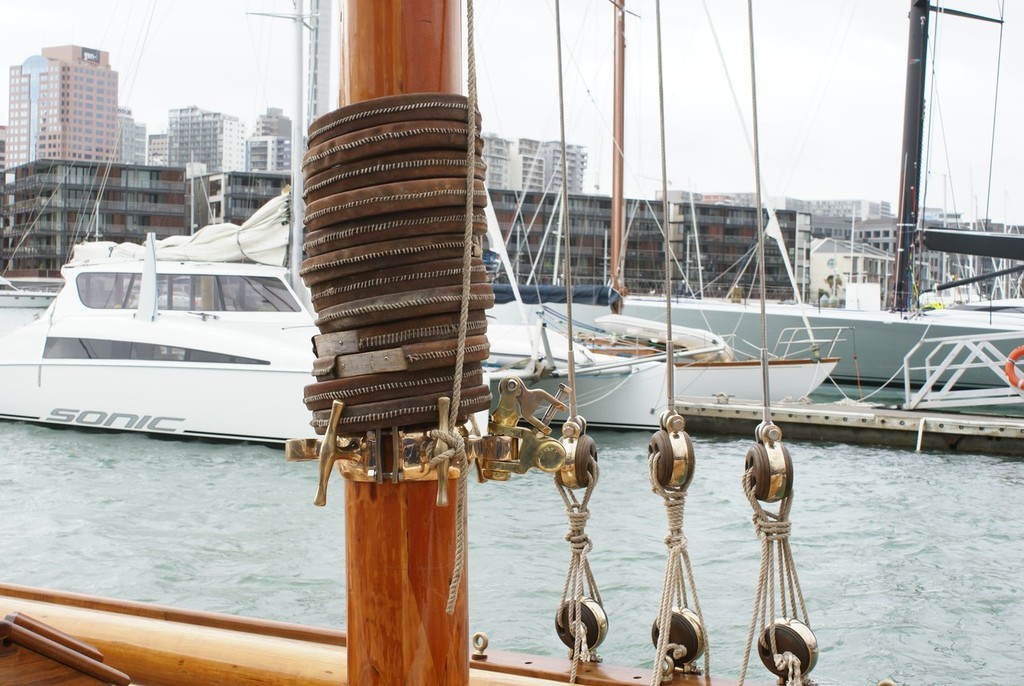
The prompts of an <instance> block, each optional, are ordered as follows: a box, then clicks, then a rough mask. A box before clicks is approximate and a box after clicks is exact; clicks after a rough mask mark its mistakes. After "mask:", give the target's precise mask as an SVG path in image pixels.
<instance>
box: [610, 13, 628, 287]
mask: <svg viewBox="0 0 1024 686" xmlns="http://www.w3.org/2000/svg"><path fill="white" fill-rule="evenodd" d="M625 4H626V0H619V1H618V2H613V3H612V11H614V12H615V87H614V93H613V99H614V106H613V116H612V129H613V131H612V146H613V150H612V221H611V269H610V273H609V279H610V281H611V286H612V288H614V289H615V290H617V291H619V292H620V293H623V295H625V293H624V289H623V285H622V234H623V225H624V224H625V212H624V208H623V202H622V165H623V162H622V142H623V131H624V126H625V123H624V122H625V112H624V108H623V101H624V100H625V90H624V79H625V72H626V11H625Z"/></svg>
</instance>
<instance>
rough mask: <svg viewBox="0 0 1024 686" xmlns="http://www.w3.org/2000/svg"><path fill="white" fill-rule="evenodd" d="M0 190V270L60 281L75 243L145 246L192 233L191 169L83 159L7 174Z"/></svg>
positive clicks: (47, 162)
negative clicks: (150, 236) (151, 238)
mask: <svg viewBox="0 0 1024 686" xmlns="http://www.w3.org/2000/svg"><path fill="white" fill-rule="evenodd" d="M6 176H7V182H6V183H4V185H3V186H2V188H0V195H2V197H3V198H4V203H3V206H2V210H0V212H2V221H0V226H2V227H3V228H2V230H0V271H3V272H4V273H5V274H7V276H9V277H10V276H14V277H39V278H57V277H59V276H60V268H61V267H62V266H63V265H64V263H65V262H67V261H68V260H69V259H70V257H71V251H72V248H73V247H74V245H75V244H76V243H80V242H82V241H86V240H108V241H115V242H125V241H130V242H133V243H141V242H143V241H144V240H145V237H146V234H147V233H149V232H153V233H155V234H156V237H157V238H164V237H167V236H172V235H180V234H182V233H184V232H185V227H186V221H187V217H186V204H185V170H184V169H180V168H168V167H150V166H145V165H130V164H119V163H107V162H100V161H91V162H89V161H84V160H36V161H34V162H29V163H27V164H22V165H19V166H17V167H15V168H13V169H8V173H7V175H6Z"/></svg>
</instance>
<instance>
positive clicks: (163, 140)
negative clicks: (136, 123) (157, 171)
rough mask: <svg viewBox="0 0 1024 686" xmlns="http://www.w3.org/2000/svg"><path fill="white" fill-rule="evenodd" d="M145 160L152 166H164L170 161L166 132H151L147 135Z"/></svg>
mask: <svg viewBox="0 0 1024 686" xmlns="http://www.w3.org/2000/svg"><path fill="white" fill-rule="evenodd" d="M146 147H147V154H146V162H147V163H148V164H149V165H150V166H153V167H166V166H167V165H168V164H169V163H170V159H169V158H168V153H167V134H166V133H152V134H150V135H149V145H147V146H146Z"/></svg>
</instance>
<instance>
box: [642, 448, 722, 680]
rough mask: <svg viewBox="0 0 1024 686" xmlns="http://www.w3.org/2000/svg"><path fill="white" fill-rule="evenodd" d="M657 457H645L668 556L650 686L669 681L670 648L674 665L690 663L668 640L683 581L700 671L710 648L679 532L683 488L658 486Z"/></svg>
mask: <svg viewBox="0 0 1024 686" xmlns="http://www.w3.org/2000/svg"><path fill="white" fill-rule="evenodd" d="M661 458H662V456H661V453H660V452H658V451H654V452H652V453H651V454H650V456H648V459H647V467H648V473H649V475H650V479H651V490H652V491H653V492H654V493H657V494H658V495H660V496H661V498H662V500H663V501H664V503H665V512H666V515H667V518H668V535H667V536H665V545H666V546H667V547H668V559H667V560H666V562H665V581H664V584H663V586H662V590H661V605H660V606H659V608H658V619H657V622H658V645H657V648H656V650H655V658H654V665H653V666H652V669H651V686H657V685H658V684H659V683H661V682H662V681H671V680H672V674H671V673H668V674H664V673H663V669H664V667H665V656H666V654H667V653H668V651H669V650H670V649H671V650H672V653H673V654H672V658H673V660H674V661H675V663H676V664H679V659H680V658H684V661H685V662H687V663H691V664H692V661H690V660H685V658H686V657H687V656H686V655H685V654H684V653H685V650H684V649H683V647H682V646H677V645H674V644H670V643H669V634H670V633H671V631H670V629H671V626H672V612H673V606H674V605H676V604H678V606H679V607H686V606H687V605H688V598H687V592H686V583H687V581H688V582H689V584H690V588H691V589H692V590H693V606H694V609H695V610H696V611H697V618H698V619H699V620H700V625H701V626H700V633H701V636H700V638H701V642H702V643H703V644H704V674H710V672H711V649H710V646H709V645H708V637H707V629H706V628H705V625H704V612H703V611H702V610H701V607H700V599H699V598H698V597H697V584H696V582H695V580H694V576H693V567H692V566H691V565H690V554H689V552H688V551H687V548H686V535H685V534H684V533H683V515H684V513H685V510H686V490H685V489H683V488H677V487H670V488H666V487H665V486H662V485H661V482H660V480H659V479H658V462H659V460H660V459H661ZM684 567H685V570H686V575H685V577H684V575H683V569H684Z"/></svg>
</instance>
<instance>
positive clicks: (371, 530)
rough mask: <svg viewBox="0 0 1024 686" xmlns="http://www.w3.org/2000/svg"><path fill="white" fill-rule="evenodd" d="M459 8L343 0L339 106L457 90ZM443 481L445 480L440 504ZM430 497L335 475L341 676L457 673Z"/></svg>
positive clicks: (441, 513)
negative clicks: (344, 641) (341, 488)
mask: <svg viewBox="0 0 1024 686" xmlns="http://www.w3.org/2000/svg"><path fill="white" fill-rule="evenodd" d="M460 11H461V3H460V2H459V0H347V1H346V2H345V4H344V5H343V6H342V12H343V13H342V21H343V26H342V31H341V35H342V45H341V86H340V92H339V102H340V104H341V105H342V106H346V105H351V104H353V103H357V102H362V101H364V100H371V99H374V98H380V97H385V96H389V95H399V94H408V93H425V92H432V93H460V92H461V91H462V81H461V79H462V62H461V59H462V45H461V37H462V28H461V14H460ZM380 433H381V435H382V441H383V442H384V445H382V446H381V449H380V454H381V455H382V456H391V455H395V454H396V453H395V451H396V450H398V449H400V447H401V446H397V447H396V446H394V445H393V443H394V441H395V440H396V438H395V437H394V436H392V435H391V432H389V431H383V432H380ZM392 459H395V460H397V459H400V458H399V457H394V458H392ZM384 468H385V470H387V469H393V468H395V467H394V465H388V464H385V465H384ZM455 486H456V480H455V479H451V480H449V481H448V491H449V492H448V499H449V500H450V501H452V502H454V500H455V497H456V495H455ZM437 496H438V484H437V482H435V481H415V480H403V481H396V482H394V483H392V482H390V481H385V482H384V483H373V482H370V483H367V482H360V481H354V480H346V481H345V560H346V581H347V589H348V592H347V594H346V596H347V604H348V682H347V683H350V684H370V683H373V684H432V685H436V686H455V685H457V684H458V685H460V686H462V685H464V684H466V683H468V680H469V629H468V627H469V616H468V599H467V590H466V585H465V584H463V585H462V586H461V587H460V590H459V593H458V596H457V598H456V602H455V605H454V608H453V612H452V613H451V614H448V613H447V612H446V604H447V599H448V583H449V572H450V571H451V563H452V560H453V559H455V554H456V552H455V551H456V537H455V532H456V518H457V514H458V512H459V508H457V507H454V506H451V507H438V506H437V504H436V501H437ZM462 552H463V554H464V549H463V551H462Z"/></svg>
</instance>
